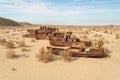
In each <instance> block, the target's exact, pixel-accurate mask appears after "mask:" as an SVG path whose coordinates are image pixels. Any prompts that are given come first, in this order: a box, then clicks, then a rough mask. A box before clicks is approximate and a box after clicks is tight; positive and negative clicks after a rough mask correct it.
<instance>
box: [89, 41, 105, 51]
mask: <svg viewBox="0 0 120 80" xmlns="http://www.w3.org/2000/svg"><path fill="white" fill-rule="evenodd" d="M91 42H92V46H91V48H93V49H102V48H103V45H104V42H103V41H102V40H94V41H91Z"/></svg>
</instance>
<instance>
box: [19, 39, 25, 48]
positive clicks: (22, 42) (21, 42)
mask: <svg viewBox="0 0 120 80" xmlns="http://www.w3.org/2000/svg"><path fill="white" fill-rule="evenodd" d="M18 45H19V47H25V46H26V43H25V41H23V40H22V41H19V42H18Z"/></svg>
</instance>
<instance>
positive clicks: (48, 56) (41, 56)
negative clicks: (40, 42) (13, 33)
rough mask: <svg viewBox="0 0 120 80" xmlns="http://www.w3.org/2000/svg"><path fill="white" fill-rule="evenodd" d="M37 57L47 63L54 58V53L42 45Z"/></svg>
mask: <svg viewBox="0 0 120 80" xmlns="http://www.w3.org/2000/svg"><path fill="white" fill-rule="evenodd" d="M36 58H37V59H38V61H42V62H44V63H47V62H49V61H51V60H52V53H51V52H48V51H45V48H44V47H42V48H41V49H40V50H39V52H38V54H36Z"/></svg>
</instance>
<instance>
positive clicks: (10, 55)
mask: <svg viewBox="0 0 120 80" xmlns="http://www.w3.org/2000/svg"><path fill="white" fill-rule="evenodd" d="M6 58H7V59H14V58H16V55H15V51H14V50H8V51H7V52H6Z"/></svg>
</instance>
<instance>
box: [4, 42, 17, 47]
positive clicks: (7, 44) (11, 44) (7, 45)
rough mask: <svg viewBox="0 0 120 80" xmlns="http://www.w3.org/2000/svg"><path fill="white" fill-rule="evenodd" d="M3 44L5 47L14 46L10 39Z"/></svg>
mask: <svg viewBox="0 0 120 80" xmlns="http://www.w3.org/2000/svg"><path fill="white" fill-rule="evenodd" d="M5 46H6V48H15V44H14V42H13V41H12V40H10V41H8V42H6V44H5Z"/></svg>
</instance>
